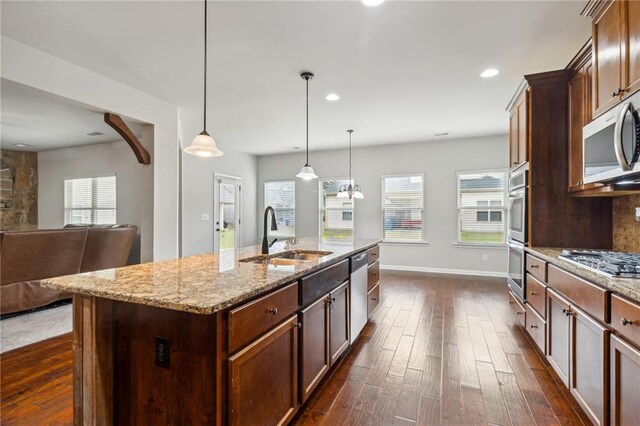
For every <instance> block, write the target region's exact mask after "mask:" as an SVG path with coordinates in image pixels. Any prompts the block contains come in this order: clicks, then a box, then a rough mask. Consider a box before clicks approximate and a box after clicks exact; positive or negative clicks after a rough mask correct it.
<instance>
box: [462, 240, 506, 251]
mask: <svg viewBox="0 0 640 426" xmlns="http://www.w3.org/2000/svg"><path fill="white" fill-rule="evenodd" d="M452 245H453V246H454V247H457V248H470V249H479V248H481V249H490V250H501V249H506V248H507V244H482V243H460V242H456V243H452Z"/></svg>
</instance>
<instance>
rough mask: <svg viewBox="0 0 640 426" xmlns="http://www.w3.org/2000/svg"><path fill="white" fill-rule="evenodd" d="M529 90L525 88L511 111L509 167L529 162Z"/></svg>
mask: <svg viewBox="0 0 640 426" xmlns="http://www.w3.org/2000/svg"><path fill="white" fill-rule="evenodd" d="M528 147H529V90H528V88H526V87H525V89H524V90H522V92H521V93H519V94H518V96H517V98H516V101H515V102H514V103H513V106H512V107H511V108H510V109H509V167H515V166H517V165H519V164H522V163H524V162H526V161H527V160H528V156H529V149H528Z"/></svg>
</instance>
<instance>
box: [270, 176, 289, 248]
mask: <svg viewBox="0 0 640 426" xmlns="http://www.w3.org/2000/svg"><path fill="white" fill-rule="evenodd" d="M267 206H271V207H273V210H274V211H275V212H276V221H277V223H278V230H277V231H270V235H275V236H283V237H294V236H295V235H296V183H295V181H292V180H291V181H279V182H265V183H264V207H265V208H267Z"/></svg>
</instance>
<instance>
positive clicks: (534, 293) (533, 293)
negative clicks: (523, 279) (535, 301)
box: [529, 291, 538, 296]
mask: <svg viewBox="0 0 640 426" xmlns="http://www.w3.org/2000/svg"><path fill="white" fill-rule="evenodd" d="M529 294H531V295H532V296H537V295H538V293H536V292H535V291H532V292H531V293H529Z"/></svg>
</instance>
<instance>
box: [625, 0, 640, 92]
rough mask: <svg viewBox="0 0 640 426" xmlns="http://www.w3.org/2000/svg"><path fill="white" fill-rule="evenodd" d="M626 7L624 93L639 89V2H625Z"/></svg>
mask: <svg viewBox="0 0 640 426" xmlns="http://www.w3.org/2000/svg"><path fill="white" fill-rule="evenodd" d="M625 7H626V13H625V18H626V25H625V27H626V37H625V38H626V54H625V65H626V67H625V68H626V74H627V76H626V77H627V81H626V88H627V90H626V91H625V94H626V95H630V94H632V93H633V92H635V91H636V90H638V89H640V2H638V1H628V2H625Z"/></svg>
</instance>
